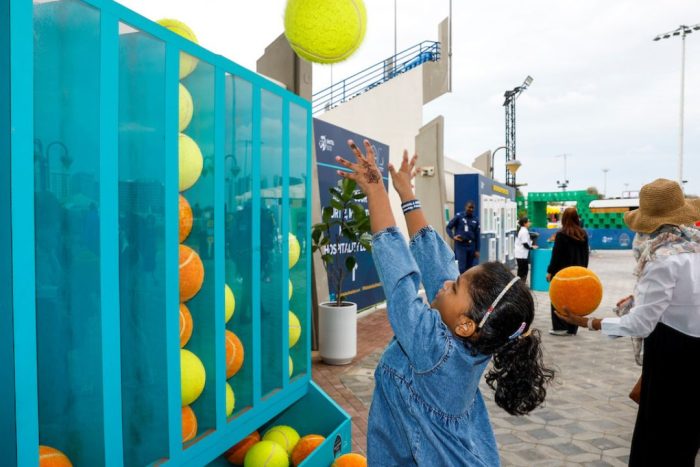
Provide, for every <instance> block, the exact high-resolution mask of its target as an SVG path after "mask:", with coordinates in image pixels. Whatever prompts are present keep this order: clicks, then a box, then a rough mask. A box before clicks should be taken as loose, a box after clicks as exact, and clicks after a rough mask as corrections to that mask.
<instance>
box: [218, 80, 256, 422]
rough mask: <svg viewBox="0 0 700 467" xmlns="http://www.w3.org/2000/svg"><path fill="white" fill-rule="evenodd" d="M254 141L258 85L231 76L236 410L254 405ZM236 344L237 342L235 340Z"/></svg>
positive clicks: (230, 270) (229, 219)
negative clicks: (239, 351) (238, 353)
mask: <svg viewBox="0 0 700 467" xmlns="http://www.w3.org/2000/svg"><path fill="white" fill-rule="evenodd" d="M252 143H253V87H252V85H251V84H250V83H249V82H248V81H245V80H243V79H240V78H237V77H234V76H231V75H227V76H226V142H225V154H226V156H225V170H226V172H225V173H226V175H225V181H224V183H225V192H224V194H225V210H226V253H225V254H226V285H227V286H228V287H229V288H230V289H231V292H232V294H233V297H234V300H233V302H234V306H233V307H229V308H228V309H227V314H228V313H230V310H231V308H233V316H232V317H231V318H230V319H229V321H228V322H227V323H226V329H227V330H228V331H231V332H233V333H234V334H235V336H236V337H238V340H239V341H240V343H241V345H242V347H243V363H242V366H241V367H240V368H239V369H238V370H237V371H236V372H235V373H234V374H233V376H232V377H231V378H230V379H229V380H228V382H229V384H230V385H231V388H232V389H233V393H234V395H235V400H236V404H235V408H234V414H236V413H239V412H240V411H241V410H243V409H245V408H249V407H251V406H252V405H253V364H252V358H253V336H252V325H253V313H252V310H253V308H252V291H253V283H252V276H253V261H252V254H253V238H252V232H253V231H252V221H253V219H252V209H251V203H252V200H251V191H250V190H251V187H252V182H251V181H252V174H253V154H252V148H253V145H252ZM229 337H230V336H229ZM232 342H236V341H235V338H234V339H233V341H232ZM227 344H228V343H227ZM229 345H230V344H229ZM231 348H233V347H231ZM227 351H230V350H227ZM227 361H228V359H227ZM237 366H238V363H235V364H234V366H233V368H231V369H230V370H229V372H228V374H227V376H229V375H230V374H231V373H232V372H233V371H234V370H236V367H237Z"/></svg>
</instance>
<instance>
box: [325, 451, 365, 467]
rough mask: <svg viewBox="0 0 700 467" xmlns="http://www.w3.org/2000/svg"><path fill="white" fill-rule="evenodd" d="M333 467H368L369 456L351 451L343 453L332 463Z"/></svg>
mask: <svg viewBox="0 0 700 467" xmlns="http://www.w3.org/2000/svg"><path fill="white" fill-rule="evenodd" d="M331 467H367V458H365V456H362V455H360V454H356V453H354V452H351V453H350V454H343V455H342V456H340V457H339V458H337V459H336V460H335V462H333V464H331Z"/></svg>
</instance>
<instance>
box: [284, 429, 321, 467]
mask: <svg viewBox="0 0 700 467" xmlns="http://www.w3.org/2000/svg"><path fill="white" fill-rule="evenodd" d="M325 440H326V438H324V437H323V436H321V435H306V436H303V437H302V438H301V439H300V440H299V442H298V443H297V445H296V446H295V447H294V450H293V451H292V458H291V459H292V465H293V466H294V467H296V466H298V465H299V464H301V463H302V462H303V461H304V459H306V458H307V457H309V454H311V452H313V450H314V449H316V448H317V447H318V446H319V445H320V444H321V443H323V442H324V441H325Z"/></svg>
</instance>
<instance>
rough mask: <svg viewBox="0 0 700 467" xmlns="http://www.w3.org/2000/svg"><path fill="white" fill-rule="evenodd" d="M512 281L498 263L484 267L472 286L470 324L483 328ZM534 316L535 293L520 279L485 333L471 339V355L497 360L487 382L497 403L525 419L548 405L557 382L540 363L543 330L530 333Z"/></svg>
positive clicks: (503, 299)
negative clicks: (550, 386)
mask: <svg viewBox="0 0 700 467" xmlns="http://www.w3.org/2000/svg"><path fill="white" fill-rule="evenodd" d="M513 277H514V276H513V274H511V272H510V271H509V270H508V269H507V268H506V267H505V266H504V265H503V264H501V263H499V262H489V263H485V264H483V265H482V266H481V270H480V271H479V272H478V273H477V274H475V275H474V276H472V280H471V282H470V284H469V293H470V295H471V298H472V302H473V303H472V309H471V310H469V312H468V313H469V315H470V317H471V319H472V320H474V321H475V322H476V323H477V324H479V322H480V321H481V319H482V318H483V316H484V314H485V313H486V310H487V309H488V307H489V306H491V304H492V303H493V301H494V300H495V298H496V297H497V296H498V294H499V293H500V292H501V291H502V290H503V288H504V287H505V286H506V285H508V283H509V282H510V281H511V280H512V279H513ZM534 317H535V302H534V300H533V298H532V294H531V293H530V290H529V289H528V288H527V286H526V285H525V283H523V281H520V280H519V281H516V282H515V283H514V284H513V286H512V287H511V288H510V289H509V290H508V292H507V293H506V294H505V295H504V296H503V297H502V298H501V301H500V302H498V304H497V305H496V308H495V309H494V310H493V312H492V313H491V314H490V316H489V317H488V319H487V320H486V322H485V323H484V325H483V328H479V329H478V330H477V333H476V334H475V335H474V336H472V338H470V339H468V346H469V347H470V349H471V351H472V353H473V354H477V353H481V354H485V355H493V365H492V368H491V370H490V371H489V372H488V374H487V375H486V383H488V385H489V387H490V388H491V389H493V390H494V391H495V392H496V394H495V400H496V404H498V406H499V407H501V408H502V409H504V410H505V411H506V412H508V413H509V414H511V415H525V414H527V413H529V412H530V411H532V410H533V409H534V408H535V407H537V406H538V405H540V404H541V403H542V402H544V399H545V396H546V394H547V390H546V385H547V383H549V381H551V380H552V378H554V370H552V369H550V368H546V367H545V366H544V362H543V360H542V349H541V347H540V344H541V340H540V334H539V331H536V330H532V331H530V327H531V326H532V321H533V319H534ZM523 323H524V324H525V326H524V328H521V325H522V324H523ZM517 331H520V333H518V332H517ZM528 331H530V333H529V335H527V334H528ZM521 334H525V335H524V336H522V335H521Z"/></svg>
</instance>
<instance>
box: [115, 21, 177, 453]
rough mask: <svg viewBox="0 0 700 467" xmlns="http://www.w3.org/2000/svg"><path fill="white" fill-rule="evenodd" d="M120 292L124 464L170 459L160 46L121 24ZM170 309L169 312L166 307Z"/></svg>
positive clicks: (162, 54)
mask: <svg viewBox="0 0 700 467" xmlns="http://www.w3.org/2000/svg"><path fill="white" fill-rule="evenodd" d="M119 29H120V31H121V32H122V34H120V36H119V296H120V307H121V358H122V428H123V437H124V463H125V465H147V464H150V463H152V462H154V461H156V460H157V459H160V458H164V457H167V456H168V430H167V426H168V407H167V398H166V394H167V393H168V386H167V376H166V337H165V329H166V326H165V315H166V310H165V258H164V246H165V239H164V236H165V226H164V219H165V210H164V202H165V200H164V186H165V145H164V137H165V115H164V114H163V109H164V108H165V91H164V88H163V82H164V79H165V44H164V43H163V42H161V41H159V40H156V39H154V38H153V37H152V36H150V35H148V34H145V33H143V32H141V31H137V30H135V29H133V28H130V27H128V26H127V25H125V24H121V25H120V28H119ZM172 311H173V312H175V310H172Z"/></svg>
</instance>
